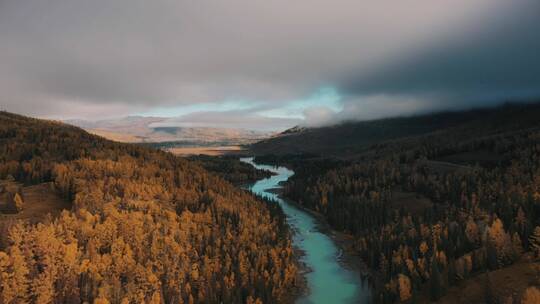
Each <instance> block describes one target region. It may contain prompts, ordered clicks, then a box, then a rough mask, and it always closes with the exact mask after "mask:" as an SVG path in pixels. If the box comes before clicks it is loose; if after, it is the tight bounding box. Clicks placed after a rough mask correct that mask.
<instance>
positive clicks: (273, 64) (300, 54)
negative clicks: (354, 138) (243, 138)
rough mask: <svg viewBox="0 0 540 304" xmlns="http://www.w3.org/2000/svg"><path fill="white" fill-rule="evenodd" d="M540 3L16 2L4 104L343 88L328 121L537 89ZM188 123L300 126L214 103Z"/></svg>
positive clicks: (0, 48)
mask: <svg viewBox="0 0 540 304" xmlns="http://www.w3.org/2000/svg"><path fill="white" fill-rule="evenodd" d="M536 2H537V1H535V0H515V1H512V2H511V3H509V1H503V0H475V1H470V0H452V1H432V0H408V1H398V2H397V1H394V2H393V3H386V2H385V3H383V2H382V1H378V2H376V1H371V0H335V1H327V0H301V1H294V2H291V1H288V0H274V1H251V0H235V1H220V0H218V1H170V0H156V1H144V0H129V1H128V0H114V1H83V0H49V1H41V0H27V1H18V0H4V1H1V2H0V41H2V43H1V44H0V67H1V68H0V100H1V101H0V104H1V107H2V108H5V109H7V110H10V111H15V112H20V113H25V114H30V115H38V116H44V117H56V118H75V117H82V118H98V117H99V118H101V117H103V116H114V115H116V116H118V115H127V114H131V113H141V112H144V111H147V110H150V109H152V108H155V107H165V108H166V107H176V106H179V105H190V104H194V103H208V102H214V103H215V102H220V101H222V100H231V99H232V100H234V99H238V100H247V101H254V102H257V103H259V104H261V105H260V108H265V109H267V110H268V109H273V108H279V107H282V106H284V105H286V104H287V103H288V102H290V101H291V100H297V99H301V98H304V97H306V96H309V95H310V94H311V93H313V92H314V91H316V90H318V88H320V87H321V86H337V87H338V88H339V89H340V91H341V92H342V93H343V94H344V95H345V100H344V109H345V110H344V112H342V113H332V111H328V109H325V108H324V107H321V106H320V105H317V107H314V108H312V109H306V111H305V116H306V119H308V123H312V124H320V123H323V122H325V121H335V120H336V119H342V118H350V117H352V118H373V117H378V116H385V115H388V113H391V111H390V110H392V109H397V108H401V109H403V110H404V111H405V110H407V111H411V112H415V111H420V110H425V109H431V108H439V107H440V108H444V107H448V106H449V102H450V101H452V100H465V99H466V100H467V101H469V100H473V98H474V99H476V98H479V97H482V98H483V99H489V100H494V99H498V98H501V97H507V96H514V95H519V96H521V95H524V96H525V95H527V96H528V95H532V94H533V93H536V89H537V88H538V75H539V74H538V60H537V59H536V60H535V58H536V57H537V56H536V55H535V54H537V53H538V51H539V47H538V39H534V37H533V33H534V32H535V31H536V32H538V30H539V26H538V25H536V24H533V22H532V20H533V19H534V18H538V17H539V16H538V14H539V13H538V12H539V11H540V10H538V4H537V3H536ZM525 13H527V14H528V15H527V16H526V18H525V17H524V15H523V14H525ZM509 22H510V23H509ZM501 33H502V34H501ZM516 33H517V34H519V35H516ZM518 46H519V47H518ZM508 58H511V59H508ZM534 60H535V61H534ZM505 71H506V72H505ZM486 75H487V76H486ZM464 96H465V97H466V98H462V97H464ZM419 100H421V101H419ZM218 116H219V117H218ZM223 117H230V118H227V119H224V118H223ZM218 118H219V119H218ZM180 120H181V121H183V123H188V122H189V123H191V124H218V123H220V124H224V125H225V124H226V125H235V124H236V126H239V124H242V120H245V121H246V122H245V125H250V126H253V125H256V124H257V123H259V124H266V125H268V126H275V127H277V126H280V127H281V126H286V125H287V124H294V123H297V122H298V120H296V119H283V118H269V117H264V116H262V115H260V114H258V113H256V112H254V111H251V112H250V113H243V112H242V111H229V112H227V113H222V112H215V111H212V109H208V110H204V111H201V112H199V113H192V114H189V115H187V116H183V117H181V118H179V121H180ZM248 121H249V122H248Z"/></svg>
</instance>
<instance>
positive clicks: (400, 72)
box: [341, 0, 540, 118]
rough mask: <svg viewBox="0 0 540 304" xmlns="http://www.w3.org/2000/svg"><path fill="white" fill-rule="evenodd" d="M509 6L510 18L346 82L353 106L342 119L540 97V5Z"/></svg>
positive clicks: (499, 18)
mask: <svg viewBox="0 0 540 304" xmlns="http://www.w3.org/2000/svg"><path fill="white" fill-rule="evenodd" d="M509 4H511V5H509V6H508V7H507V10H506V11H505V14H503V15H498V16H493V17H492V18H489V19H488V20H487V21H486V22H485V24H482V25H483V26H482V27H480V28H471V29H470V31H469V32H464V33H462V34H461V35H458V36H457V37H453V38H452V39H449V40H446V41H442V42H441V41H436V43H435V44H434V45H429V44H428V45H427V47H425V48H423V49H421V50H419V51H418V52H415V53H413V54H410V55H409V56H404V57H401V58H399V59H398V60H391V61H390V62H388V63H387V64H386V65H383V66H381V68H380V69H379V70H377V71H373V72H371V73H369V74H365V73H362V72H359V73H358V74H354V73H352V74H350V75H348V76H347V77H345V78H344V79H342V80H341V84H342V85H341V90H342V92H343V93H344V94H345V95H346V96H347V98H346V103H348V105H346V107H345V108H346V109H347V111H346V113H342V114H341V116H342V117H349V118H356V117H362V118H366V117H371V118H372V117H374V116H381V115H382V116H384V115H383V114H384V113H391V114H394V115H395V114H399V113H404V114H410V113H414V112H418V111H432V110H440V109H457V108H466V107H478V106H485V105H493V104H497V103H502V102H506V101H512V100H517V101H523V100H528V99H533V98H538V97H540V57H539V54H540V38H539V37H540V36H539V33H540V22H538V20H540V2H538V1H533V0H523V1H515V2H514V1H512V2H511V3H509ZM435 39H436V38H435ZM374 110H375V111H374ZM396 111H401V112H398V113H396ZM373 112H375V113H373ZM366 114H368V115H366Z"/></svg>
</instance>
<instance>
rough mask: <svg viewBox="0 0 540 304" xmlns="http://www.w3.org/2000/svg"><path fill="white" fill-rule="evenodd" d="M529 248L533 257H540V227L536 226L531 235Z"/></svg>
mask: <svg viewBox="0 0 540 304" xmlns="http://www.w3.org/2000/svg"><path fill="white" fill-rule="evenodd" d="M529 246H530V248H531V251H532V252H533V253H534V255H535V257H537V258H538V257H540V226H536V228H534V232H533V234H531V236H530V237H529Z"/></svg>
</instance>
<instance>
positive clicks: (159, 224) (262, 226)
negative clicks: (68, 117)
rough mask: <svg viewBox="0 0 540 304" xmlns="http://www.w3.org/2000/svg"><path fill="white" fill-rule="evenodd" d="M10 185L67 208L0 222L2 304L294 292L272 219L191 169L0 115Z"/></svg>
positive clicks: (1, 150) (198, 299) (4, 171)
mask: <svg viewBox="0 0 540 304" xmlns="http://www.w3.org/2000/svg"><path fill="white" fill-rule="evenodd" d="M10 178H13V179H15V180H16V181H18V182H20V183H22V184H24V185H32V184H38V183H43V182H54V188H55V191H58V192H59V193H60V194H61V195H62V196H64V197H65V198H66V199H68V200H69V201H70V202H72V208H71V210H65V211H63V212H62V213H61V215H60V216H59V217H57V218H53V217H48V218H46V220H44V221H42V222H40V223H37V224H33V223H29V222H25V221H16V222H9V223H2V224H3V227H1V228H2V231H3V236H4V238H5V242H2V245H1V246H0V303H2V304H4V303H5V304H7V303H82V302H84V303H96V304H97V303H275V302H284V301H286V300H287V298H286V297H287V295H288V291H290V290H291V288H292V287H293V286H294V285H295V280H296V276H297V268H296V263H295V260H294V255H293V250H292V248H291V242H290V238H289V234H288V231H287V227H286V226H285V225H284V221H283V214H282V213H281V212H280V209H279V208H277V207H276V206H273V205H268V204H269V203H267V202H263V201H261V200H258V199H256V198H254V197H253V196H252V195H250V194H248V193H247V192H244V191H242V190H239V189H237V188H235V187H233V186H232V185H231V184H230V183H229V182H227V181H225V180H223V179H222V178H220V177H218V176H215V175H213V174H209V173H208V172H207V171H205V170H204V169H203V168H201V167H200V166H199V165H197V164H194V163H193V162H192V161H188V160H185V159H181V158H178V157H175V156H173V155H172V154H169V153H165V152H161V151H157V150H153V149H151V148H147V147H141V146H136V145H129V144H120V143H114V142H111V141H108V140H105V139H102V138H100V137H97V136H94V135H90V134H88V133H86V132H84V131H82V130H81V129H79V128H75V127H71V126H68V125H64V124H62V123H59V122H53V121H43V120H37V119H32V118H27V117H23V116H19V115H14V114H10V113H6V112H0V179H4V180H6V179H10ZM234 179H235V178H233V180H234ZM23 208H24V206H23Z"/></svg>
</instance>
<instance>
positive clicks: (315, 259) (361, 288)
mask: <svg viewBox="0 0 540 304" xmlns="http://www.w3.org/2000/svg"><path fill="white" fill-rule="evenodd" d="M241 160H242V161H243V162H246V163H249V164H251V165H253V166H254V167H256V168H258V169H265V170H269V171H272V172H274V173H275V174H276V175H273V176H272V177H270V178H265V179H262V180H259V181H257V182H256V183H254V184H252V185H251V186H249V187H247V188H248V189H249V190H251V192H253V193H255V194H257V195H260V196H264V197H267V198H270V199H273V200H276V201H277V202H278V203H279V204H280V205H281V207H282V208H283V211H284V213H285V214H286V216H287V223H288V224H289V226H290V228H291V230H292V231H294V232H295V233H294V234H293V242H294V245H295V247H297V248H299V249H300V250H301V251H302V252H303V253H304V255H303V256H302V257H301V261H302V262H303V263H304V264H305V265H306V266H307V267H308V268H309V270H310V271H309V272H308V273H307V274H306V279H307V285H308V291H307V292H306V294H305V295H304V296H302V297H301V298H299V299H298V301H297V303H302V304H303V303H314V304H315V303H321V304H340V303H369V302H370V292H369V288H368V286H367V283H363V281H362V280H361V277H360V274H359V273H358V272H356V271H352V270H349V269H347V268H345V267H343V265H342V264H341V263H340V262H339V254H340V250H339V248H338V247H337V246H336V244H335V243H334V241H333V240H332V239H331V238H330V237H329V236H328V235H326V234H324V233H322V232H320V231H319V229H318V227H319V223H318V220H317V219H316V218H315V217H313V216H312V215H311V214H309V213H308V212H306V211H303V210H302V209H299V208H297V207H296V206H294V205H293V204H291V203H289V202H287V201H286V200H283V199H282V198H280V197H279V196H278V195H277V194H275V193H274V192H272V189H276V188H279V187H280V183H281V182H285V181H287V179H289V177H291V176H292V175H293V174H294V172H293V171H291V170H289V169H287V168H285V167H274V166H268V165H260V164H255V163H254V162H253V158H242V159H241Z"/></svg>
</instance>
